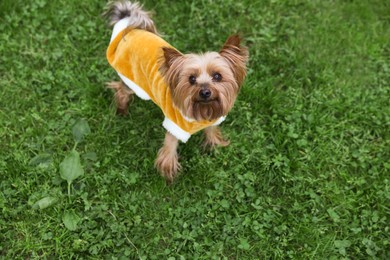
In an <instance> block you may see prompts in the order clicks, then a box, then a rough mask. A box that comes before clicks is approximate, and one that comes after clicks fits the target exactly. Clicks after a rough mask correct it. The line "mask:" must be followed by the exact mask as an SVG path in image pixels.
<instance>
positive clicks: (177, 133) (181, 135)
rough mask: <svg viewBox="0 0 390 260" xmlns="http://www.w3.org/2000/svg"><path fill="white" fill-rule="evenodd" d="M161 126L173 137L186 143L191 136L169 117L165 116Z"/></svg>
mask: <svg viewBox="0 0 390 260" xmlns="http://www.w3.org/2000/svg"><path fill="white" fill-rule="evenodd" d="M163 127H164V128H165V129H166V130H167V131H168V132H169V133H170V134H171V135H173V136H174V137H176V138H177V139H179V140H180V141H182V142H183V143H186V142H187V141H188V139H189V138H190V137H191V134H190V133H187V132H186V131H184V130H183V129H181V128H180V127H179V126H178V125H177V124H175V123H174V122H172V121H171V120H170V119H169V118H167V117H166V118H165V119H164V122H163Z"/></svg>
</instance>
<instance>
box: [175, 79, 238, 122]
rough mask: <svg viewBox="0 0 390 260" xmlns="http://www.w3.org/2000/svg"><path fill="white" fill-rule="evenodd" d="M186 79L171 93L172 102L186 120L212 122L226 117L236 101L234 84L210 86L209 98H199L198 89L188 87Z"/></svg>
mask: <svg viewBox="0 0 390 260" xmlns="http://www.w3.org/2000/svg"><path fill="white" fill-rule="evenodd" d="M186 81H187V80H186V78H184V80H183V82H184V83H183V84H181V83H182V82H180V81H179V84H178V85H177V86H176V88H175V90H174V91H173V93H172V97H173V102H174V104H175V106H176V107H177V108H178V109H179V110H180V112H181V113H182V114H183V115H184V116H185V117H187V118H189V119H193V120H196V121H204V120H206V121H213V120H216V119H218V118H220V117H222V116H225V115H227V113H228V112H229V111H230V109H231V108H232V107H233V104H234V101H235V100H236V97H237V94H238V89H239V87H238V86H237V85H236V83H235V82H232V83H231V84H230V83H218V84H215V85H213V86H210V87H209V89H210V91H211V93H212V95H211V96H210V98H208V99H207V100H203V99H201V98H199V88H197V87H194V86H191V85H189V84H188V83H187V82H186Z"/></svg>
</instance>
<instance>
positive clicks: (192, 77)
mask: <svg viewBox="0 0 390 260" xmlns="http://www.w3.org/2000/svg"><path fill="white" fill-rule="evenodd" d="M188 81H189V82H190V84H191V85H194V84H195V83H196V78H195V76H190V77H189V78H188Z"/></svg>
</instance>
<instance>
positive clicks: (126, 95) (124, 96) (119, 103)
mask: <svg viewBox="0 0 390 260" xmlns="http://www.w3.org/2000/svg"><path fill="white" fill-rule="evenodd" d="M107 88H110V89H113V90H114V91H115V103H116V113H117V114H120V115H127V113H128V107H129V101H130V100H131V99H132V97H133V94H134V91H132V90H131V89H129V88H128V87H127V86H126V85H125V83H123V82H122V81H112V82H108V83H107Z"/></svg>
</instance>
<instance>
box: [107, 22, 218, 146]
mask: <svg viewBox="0 0 390 260" xmlns="http://www.w3.org/2000/svg"><path fill="white" fill-rule="evenodd" d="M128 19H129V18H124V19H122V20H120V21H119V22H118V23H116V24H115V26H114V31H113V33H112V36H111V41H110V45H109V46H108V49H107V59H108V62H109V63H110V65H111V66H112V67H113V68H114V69H115V70H116V72H117V73H118V75H119V77H120V78H121V79H122V81H123V82H124V83H125V84H126V85H127V86H128V87H129V88H130V89H132V90H133V91H134V92H135V94H136V95H137V96H138V97H140V98H141V99H144V100H152V101H153V102H154V103H155V104H156V105H157V106H159V107H160V108H161V110H162V112H163V113H164V115H165V119H164V121H163V127H164V128H165V129H166V130H167V131H168V132H170V133H171V134H172V135H173V136H175V137H176V138H177V139H179V140H180V141H182V142H184V143H185V142H187V140H188V139H189V138H190V136H191V135H192V134H194V133H196V132H198V131H200V130H202V129H204V128H206V127H208V126H212V125H219V124H220V123H221V122H222V121H223V120H224V119H225V117H221V118H219V119H217V120H214V121H201V122H198V121H195V120H194V119H189V118H186V117H185V116H183V115H182V114H181V112H180V111H179V109H178V108H176V107H175V106H174V105H173V102H172V97H171V91H170V88H169V87H168V86H167V84H166V82H165V81H164V78H163V77H162V75H161V74H160V72H159V63H158V60H159V58H160V57H162V56H163V50H162V47H171V48H172V46H170V45H169V44H168V43H167V42H165V41H164V40H163V39H161V38H160V37H158V36H157V35H155V34H153V33H150V32H147V31H144V30H138V29H131V30H128V29H126V28H127V25H128Z"/></svg>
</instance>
